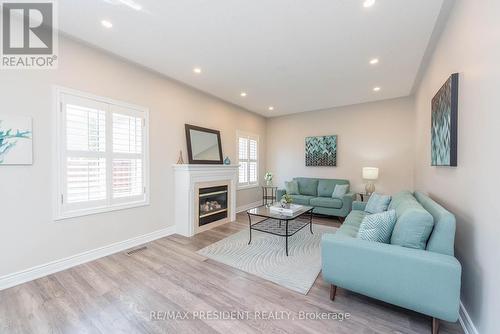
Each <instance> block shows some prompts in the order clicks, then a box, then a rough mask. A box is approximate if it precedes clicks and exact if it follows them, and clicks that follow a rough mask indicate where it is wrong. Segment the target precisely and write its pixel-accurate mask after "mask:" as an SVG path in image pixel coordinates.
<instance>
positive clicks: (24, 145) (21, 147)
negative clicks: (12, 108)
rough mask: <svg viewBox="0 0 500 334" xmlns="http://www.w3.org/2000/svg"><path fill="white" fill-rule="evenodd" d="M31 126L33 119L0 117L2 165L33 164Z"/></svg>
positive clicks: (0, 159)
mask: <svg viewBox="0 0 500 334" xmlns="http://www.w3.org/2000/svg"><path fill="white" fill-rule="evenodd" d="M31 126H32V120H31V117H26V116H2V115H0V165H31V164H32V163H33V136H32V128H31Z"/></svg>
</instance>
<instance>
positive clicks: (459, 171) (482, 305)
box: [415, 0, 500, 334]
mask: <svg viewBox="0 0 500 334" xmlns="http://www.w3.org/2000/svg"><path fill="white" fill-rule="evenodd" d="M499 15H500V1H497V0H480V1H467V0H457V1H456V2H455V5H454V8H453V9H452V12H451V14H450V17H449V20H448V22H447V25H446V27H445V29H444V31H443V33H442V35H441V37H440V40H439V41H438V44H437V48H436V50H435V52H434V54H433V56H432V58H431V61H430V63H429V66H428V68H427V70H426V72H425V73H424V76H423V81H422V82H421V84H420V86H419V88H418V91H417V94H416V101H415V103H416V112H417V114H416V121H417V124H416V159H415V162H416V163H415V187H416V189H417V190H422V191H425V192H428V193H429V194H430V195H431V197H433V198H434V199H436V200H437V201H439V202H440V203H442V204H443V205H444V206H445V207H446V208H448V209H449V210H451V211H452V212H453V213H454V214H455V215H456V216H457V234H456V243H455V250H456V255H457V257H458V259H459V260H460V262H461V263H462V266H463V274H462V302H463V304H464V306H465V308H466V309H467V310H468V313H469V315H470V317H471V318H472V320H473V322H474V323H475V325H476V327H477V330H478V331H479V333H483V334H486V333H499V332H500V326H499V324H498V314H499V313H500V307H499V303H500V293H499V292H498V291H499V289H498V279H499V277H500V270H499V268H500V265H499V257H500V248H499V246H498V245H499V236H500V219H499V216H498V199H499V197H498V189H499V182H498V178H496V177H495V176H496V174H497V173H498V166H500V155H499V154H498V152H499V149H498V147H499V143H500V112H499V111H500V65H499V61H500V16H499ZM454 72H459V73H460V78H459V102H458V167H456V168H443V167H431V166H430V116H431V114H430V101H431V99H432V97H433V95H434V94H435V93H436V92H437V91H438V89H439V88H440V87H441V85H442V84H443V83H444V81H445V80H446V79H447V78H448V77H449V75H450V74H451V73H454Z"/></svg>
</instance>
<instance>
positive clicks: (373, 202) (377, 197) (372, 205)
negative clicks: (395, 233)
mask: <svg viewBox="0 0 500 334" xmlns="http://www.w3.org/2000/svg"><path fill="white" fill-rule="evenodd" d="M390 202H391V196H390V195H381V194H377V193H373V194H372V195H371V196H370V199H369V200H368V203H366V207H365V211H366V212H368V213H379V212H384V211H386V210H387V207H388V206H389V203H390Z"/></svg>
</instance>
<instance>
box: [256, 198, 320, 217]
mask: <svg viewBox="0 0 500 334" xmlns="http://www.w3.org/2000/svg"><path fill="white" fill-rule="evenodd" d="M271 205H280V204H279V203H278V202H276V203H273V204H271ZM271 205H263V206H259V207H256V208H253V209H250V210H247V213H248V214H250V215H254V216H259V217H266V218H274V219H279V220H293V219H296V218H297V217H299V216H301V215H303V214H304V213H307V212H309V211H311V210H312V209H313V207H312V206H307V205H301V206H302V207H301V208H300V210H298V211H296V212H295V213H294V214H293V215H284V214H281V213H279V212H274V211H271V209H270V206H271Z"/></svg>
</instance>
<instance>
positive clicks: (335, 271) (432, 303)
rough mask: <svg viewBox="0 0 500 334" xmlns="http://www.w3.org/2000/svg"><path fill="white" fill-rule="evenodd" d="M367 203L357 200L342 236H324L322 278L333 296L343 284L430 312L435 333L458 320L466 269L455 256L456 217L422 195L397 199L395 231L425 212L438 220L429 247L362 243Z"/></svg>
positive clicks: (402, 195)
mask: <svg viewBox="0 0 500 334" xmlns="http://www.w3.org/2000/svg"><path fill="white" fill-rule="evenodd" d="M365 205H366V203H363V202H354V203H353V210H352V212H351V213H350V214H349V215H348V216H347V218H346V219H345V222H344V224H343V225H342V226H341V227H340V228H339V229H338V230H337V232H336V233H335V234H325V235H323V237H322V240H321V256H322V275H323V278H324V279H325V280H326V281H327V282H329V283H330V284H331V290H330V298H331V299H332V300H334V298H335V292H336V289H337V286H338V287H341V288H344V289H347V290H351V291H354V292H357V293H360V294H363V295H366V296H369V297H372V298H376V299H379V300H382V301H384V302H387V303H391V304H394V305H397V306H401V307H404V308H407V309H410V310H413V311H416V312H419V313H423V314H426V315H428V316H430V317H432V318H433V321H432V330H433V333H437V331H438V328H439V319H442V320H446V321H451V322H455V321H457V319H458V310H459V304H460V284H461V272H462V268H461V265H460V263H459V262H458V260H457V259H456V258H455V257H454V240H455V217H454V216H453V214H451V213H450V212H448V211H447V210H446V209H444V208H443V207H442V206H440V205H439V204H437V203H436V202H434V201H433V200H432V199H431V198H429V197H428V196H426V195H424V194H422V193H420V192H416V193H414V194H412V193H410V192H401V193H398V194H396V195H394V196H393V198H392V201H391V203H390V205H389V209H395V210H396V215H397V220H398V221H397V222H396V227H397V226H398V222H399V221H400V220H402V219H404V220H405V222H414V221H415V220H414V219H418V218H417V217H419V215H420V217H421V215H422V214H424V213H425V212H424V211H426V212H428V213H430V214H431V215H432V218H433V220H434V227H433V230H432V232H431V235H430V237H429V239H428V241H427V246H426V249H414V248H406V247H401V246H398V245H392V244H385V243H378V242H372V241H365V240H361V239H357V238H356V236H357V232H358V229H359V226H360V224H361V221H362V220H363V218H364V217H365V216H366V215H367V214H368V213H366V212H365V211H364V208H365ZM425 214H426V213H425ZM412 219H413V220H412Z"/></svg>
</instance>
